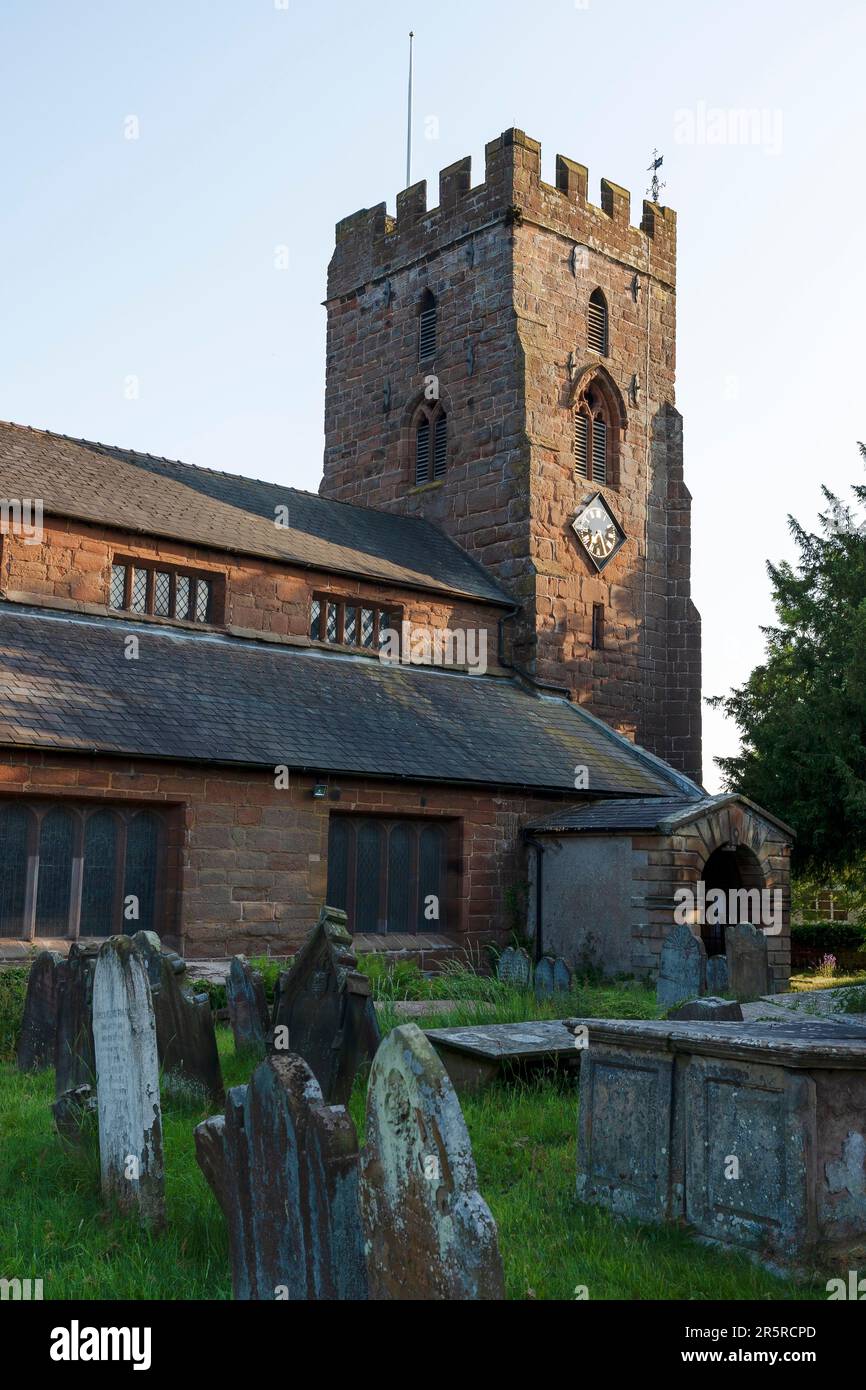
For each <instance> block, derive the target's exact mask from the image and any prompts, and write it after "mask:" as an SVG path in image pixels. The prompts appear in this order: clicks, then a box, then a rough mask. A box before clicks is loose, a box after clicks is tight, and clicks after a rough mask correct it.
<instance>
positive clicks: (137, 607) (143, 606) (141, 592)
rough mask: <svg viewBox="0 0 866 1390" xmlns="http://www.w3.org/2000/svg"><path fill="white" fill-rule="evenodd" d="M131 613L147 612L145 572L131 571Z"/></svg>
mask: <svg viewBox="0 0 866 1390" xmlns="http://www.w3.org/2000/svg"><path fill="white" fill-rule="evenodd" d="M132 611H133V613H146V612H147V570H139V569H134V570H133V571H132Z"/></svg>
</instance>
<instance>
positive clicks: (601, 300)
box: [586, 290, 607, 357]
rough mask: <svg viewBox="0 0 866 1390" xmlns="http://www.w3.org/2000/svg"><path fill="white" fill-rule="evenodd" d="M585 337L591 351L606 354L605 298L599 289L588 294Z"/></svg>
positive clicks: (604, 355)
mask: <svg viewBox="0 0 866 1390" xmlns="http://www.w3.org/2000/svg"><path fill="white" fill-rule="evenodd" d="M586 339H587V343H588V345H589V347H590V348H591V350H592V351H593V352H600V353H601V355H602V356H603V357H606V356H607V300H606V299H605V297H604V295H603V294H602V292H601V290H593V292H592V294H591V295H590V296H589V309H588V311H587V316H586Z"/></svg>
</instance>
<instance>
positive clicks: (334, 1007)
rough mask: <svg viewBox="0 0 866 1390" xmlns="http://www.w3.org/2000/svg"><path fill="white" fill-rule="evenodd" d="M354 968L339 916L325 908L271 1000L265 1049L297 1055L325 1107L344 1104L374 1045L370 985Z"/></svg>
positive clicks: (375, 1030)
mask: <svg viewBox="0 0 866 1390" xmlns="http://www.w3.org/2000/svg"><path fill="white" fill-rule="evenodd" d="M356 966H357V960H356V958H355V954H354V952H353V950H352V937H351V934H350V933H349V931H348V930H347V928H346V914H345V912H341V911H339V910H338V909H336V908H331V907H325V908H323V909H322V912H321V914H320V916H319V921H318V923H317V924H316V926H315V927H314V929H313V931H312V933H311V934H310V936H309V937H308V938H307V940H306V942H305V943H304V945H303V946H302V947H301V949H300V950H299V951H298V954H297V955H296V957H295V960H294V964H293V965H292V968H291V970H287V971H284V972H283V974H282V975H280V978H279V983H278V985H277V991H276V995H275V998H274V1027H273V1030H272V1033H271V1037H270V1047H271V1050H273V1051H275V1052H294V1053H297V1055H298V1056H300V1057H303V1058H304V1060H305V1062H307V1064H308V1065H309V1067H310V1069H311V1070H312V1072H313V1075H314V1076H315V1078H316V1080H317V1081H318V1083H319V1085H320V1086H321V1088H322V1094H323V1096H324V1097H325V1100H326V1101H327V1102H328V1103H329V1104H331V1105H345V1104H346V1103H347V1102H348V1099H349V1096H350V1095H351V1092H352V1086H353V1084H354V1081H355V1077H356V1075H357V1073H358V1069H359V1068H360V1067H361V1066H362V1065H363V1064H364V1063H365V1062H367V1061H370V1060H372V1058H373V1056H374V1055H375V1052H376V1048H377V1047H378V1045H379V1025H378V1022H377V1020H376V1012H375V1009H374V1007H373V999H372V995H371V991H370V982H369V980H368V979H367V977H366V975H362V974H361V973H360V972H359V971H358V970H357V969H356Z"/></svg>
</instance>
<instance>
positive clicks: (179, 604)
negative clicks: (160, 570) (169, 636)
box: [174, 574, 190, 621]
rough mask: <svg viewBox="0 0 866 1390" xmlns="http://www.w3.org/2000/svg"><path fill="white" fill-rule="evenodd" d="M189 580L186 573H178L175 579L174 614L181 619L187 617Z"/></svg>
mask: <svg viewBox="0 0 866 1390" xmlns="http://www.w3.org/2000/svg"><path fill="white" fill-rule="evenodd" d="M189 595H190V580H189V577H188V575H185V574H179V575H178V576H177V578H176V580H175V601H174V616H175V617H176V618H180V619H181V621H183V620H185V619H187V618H189Z"/></svg>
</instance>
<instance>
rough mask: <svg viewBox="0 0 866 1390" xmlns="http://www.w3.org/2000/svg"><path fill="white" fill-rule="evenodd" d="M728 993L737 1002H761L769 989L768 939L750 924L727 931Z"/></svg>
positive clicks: (732, 927)
mask: <svg viewBox="0 0 866 1390" xmlns="http://www.w3.org/2000/svg"><path fill="white" fill-rule="evenodd" d="M725 954H726V955H727V958H728V993H729V994H732V995H733V996H734V998H735V999H743V1000H746V999H760V997H761V995H763V994H767V993H768V992H769V988H770V979H769V963H768V955H767V938H766V936H765V935H764V933H763V932H762V931H761V929H760V928H759V927H753V926H751V925H750V924H749V923H748V922H740V923H736V924H734V925H732V926H728V927H726V929H725Z"/></svg>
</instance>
